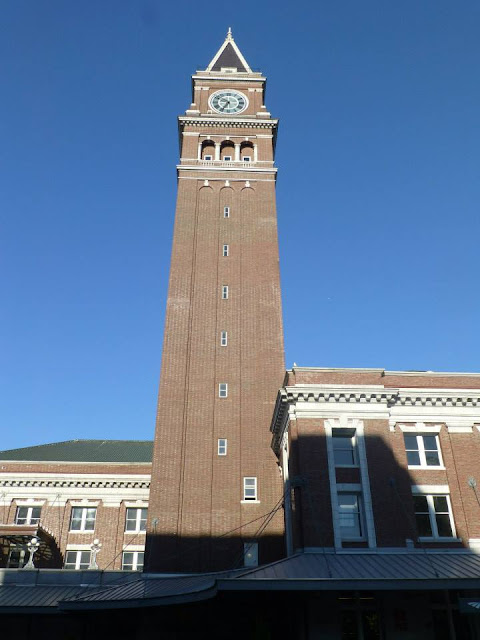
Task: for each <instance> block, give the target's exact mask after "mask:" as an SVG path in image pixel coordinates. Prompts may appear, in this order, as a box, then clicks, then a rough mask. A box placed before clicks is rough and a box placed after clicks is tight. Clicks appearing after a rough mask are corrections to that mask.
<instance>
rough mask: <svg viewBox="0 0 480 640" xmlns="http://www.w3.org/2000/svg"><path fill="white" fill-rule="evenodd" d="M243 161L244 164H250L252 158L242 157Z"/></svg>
mask: <svg viewBox="0 0 480 640" xmlns="http://www.w3.org/2000/svg"><path fill="white" fill-rule="evenodd" d="M243 161H244V162H251V161H252V158H251V157H250V156H243Z"/></svg>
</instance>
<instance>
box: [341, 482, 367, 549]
mask: <svg viewBox="0 0 480 640" xmlns="http://www.w3.org/2000/svg"><path fill="white" fill-rule="evenodd" d="M338 519H339V524H340V534H341V538H342V540H363V539H364V537H365V535H364V531H363V523H362V502H361V496H360V494H359V493H339V494H338Z"/></svg>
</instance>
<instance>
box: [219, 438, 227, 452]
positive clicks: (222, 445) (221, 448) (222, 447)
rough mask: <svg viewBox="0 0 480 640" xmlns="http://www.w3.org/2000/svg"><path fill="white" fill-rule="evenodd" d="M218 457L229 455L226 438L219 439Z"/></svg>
mask: <svg viewBox="0 0 480 640" xmlns="http://www.w3.org/2000/svg"><path fill="white" fill-rule="evenodd" d="M217 451H218V455H219V456H226V455H227V440H226V438H219V439H218V450H217Z"/></svg>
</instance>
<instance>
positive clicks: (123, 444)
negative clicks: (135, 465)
mask: <svg viewBox="0 0 480 640" xmlns="http://www.w3.org/2000/svg"><path fill="white" fill-rule="evenodd" d="M152 449H153V442H152V441H151V440H66V441H65V442H51V443H50V444H39V445H37V446H35V447H22V448H21V449H8V450H7V451H0V460H23V461H28V462H43V461H45V462H46V461H50V462H151V461H152Z"/></svg>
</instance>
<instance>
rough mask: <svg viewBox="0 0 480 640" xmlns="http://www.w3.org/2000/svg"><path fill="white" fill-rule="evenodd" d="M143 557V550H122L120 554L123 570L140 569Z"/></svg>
mask: <svg viewBox="0 0 480 640" xmlns="http://www.w3.org/2000/svg"><path fill="white" fill-rule="evenodd" d="M143 558H144V552H143V551H124V552H123V555H122V569H123V570H124V571H142V570H143Z"/></svg>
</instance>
